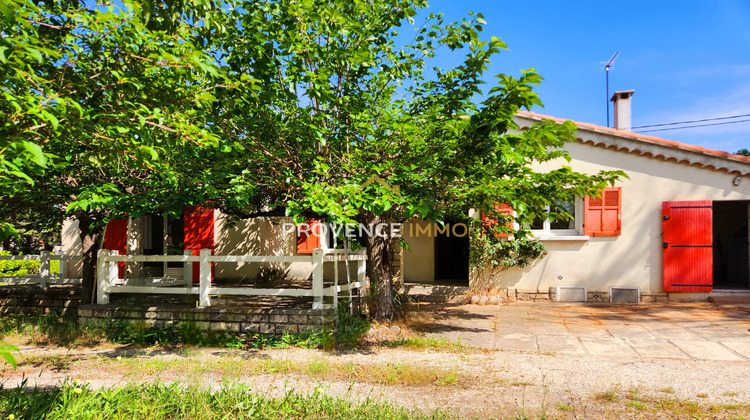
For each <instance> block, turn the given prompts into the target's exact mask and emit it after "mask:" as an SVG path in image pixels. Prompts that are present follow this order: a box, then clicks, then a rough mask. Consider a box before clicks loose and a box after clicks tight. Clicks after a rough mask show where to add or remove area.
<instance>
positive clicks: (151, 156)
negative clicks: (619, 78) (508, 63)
mask: <svg viewBox="0 0 750 420" xmlns="http://www.w3.org/2000/svg"><path fill="white" fill-rule="evenodd" d="M11 4H12V5H13V6H14V8H15V9H17V10H18V11H16V12H14V13H12V14H8V13H5V17H6V19H5V21H4V23H3V25H4V26H3V27H2V30H1V32H2V34H3V37H2V38H0V51H1V52H2V54H1V56H2V59H0V65H2V68H1V70H2V71H3V74H4V76H3V78H4V80H3V82H4V85H3V86H4V87H3V94H4V99H1V101H2V102H0V111H3V112H4V115H3V116H2V117H0V118H2V120H0V121H2V134H3V136H4V137H5V138H7V139H8V140H9V141H25V142H29V143H30V144H34V145H38V146H40V147H41V150H43V152H44V153H46V156H45V158H46V159H48V160H49V161H50V165H51V167H50V168H49V169H47V171H46V172H45V174H44V176H38V177H36V179H35V182H36V184H35V187H34V188H30V187H29V185H24V184H21V183H14V184H13V188H12V189H11V190H10V191H11V192H8V193H4V196H3V204H2V205H3V206H4V207H5V209H6V211H7V210H9V209H11V208H13V206H16V208H17V207H19V206H27V205H28V204H27V203H35V204H34V205H37V206H39V207H40V208H39V209H38V212H39V213H40V214H44V215H47V216H46V217H45V218H42V219H45V220H52V221H57V222H59V220H60V219H61V218H62V217H63V215H64V214H65V211H67V214H69V215H71V214H72V215H74V216H75V217H77V218H79V220H80V221H81V222H82V227H83V230H84V235H89V239H90V240H93V239H96V238H98V236H97V235H100V234H101V230H100V227H101V226H102V223H103V221H106V220H107V219H108V218H112V217H117V216H122V215H124V214H125V213H127V214H129V215H138V214H142V213H146V212H155V213H167V212H175V211H177V209H179V208H180V207H181V206H183V205H186V204H196V203H210V205H212V206H215V207H217V208H220V209H221V210H222V211H223V212H225V213H227V214H230V215H233V216H235V217H240V218H247V217H255V216H264V215H288V216H294V217H295V218H297V219H302V218H303V217H305V216H317V217H321V218H325V219H327V220H328V221H331V222H336V223H352V222H354V223H364V224H376V223H394V222H403V221H406V220H409V219H411V218H413V217H416V218H419V219H423V220H428V221H433V222H438V223H439V222H443V221H445V220H447V219H449V218H450V219H454V220H456V219H457V220H466V219H467V218H468V216H467V215H468V214H469V210H470V209H478V210H481V211H483V212H484V213H485V214H488V215H489V216H491V217H497V218H500V217H502V216H501V215H499V214H496V211H495V209H494V204H495V203H506V204H509V205H511V206H512V207H513V208H514V209H515V210H516V211H517V212H518V214H519V216H518V218H519V222H520V223H522V224H523V223H524V222H528V221H530V220H532V219H533V218H535V217H538V216H539V215H547V214H548V213H549V210H547V206H548V205H550V204H551V203H554V202H556V201H559V200H563V199H566V198H568V197H570V196H571V195H577V196H583V195H587V194H594V193H595V192H596V191H597V190H599V189H601V188H602V187H604V186H605V185H608V184H609V183H612V182H613V181H614V180H615V179H616V178H617V177H618V176H619V175H620V173H617V172H602V173H598V174H589V175H585V174H580V173H576V172H574V171H573V170H571V168H570V167H567V166H565V165H564V164H562V163H561V164H555V168H554V169H552V170H549V171H539V170H538V169H535V168H536V165H538V164H540V163H550V164H551V163H554V162H563V163H564V162H565V160H566V159H569V157H568V156H567V154H566V152H564V151H563V150H562V147H564V145H565V142H567V141H571V140H573V139H574V137H573V133H574V131H575V127H574V125H573V124H572V123H565V124H555V123H553V122H551V121H544V122H540V123H537V124H534V125H533V126H532V127H529V128H527V129H524V130H521V127H519V126H518V125H517V123H516V122H515V121H514V119H513V117H514V115H515V114H516V112H517V111H518V110H520V109H530V108H531V107H532V106H534V105H541V102H540V100H539V98H538V97H537V95H536V93H535V92H534V90H533V89H534V87H535V86H537V85H538V84H539V83H540V82H541V80H542V78H541V77H540V76H539V75H538V74H537V73H536V72H535V71H534V70H533V69H529V70H525V71H523V72H521V74H519V75H506V74H498V75H496V76H495V77H494V78H490V77H488V72H489V68H490V64H491V60H492V59H494V58H495V57H497V56H498V54H499V53H500V52H501V51H502V50H503V49H505V48H506V45H505V43H503V41H502V40H500V39H499V38H496V37H486V38H483V37H482V31H483V25H484V24H485V22H484V19H483V16H482V15H481V14H473V13H472V14H470V15H469V16H467V17H465V18H464V19H460V20H457V21H451V20H448V19H446V17H445V16H444V15H442V14H434V13H433V14H429V15H427V16H426V17H425V18H424V20H422V21H420V22H419V23H416V22H415V19H416V18H417V17H418V16H420V15H419V13H418V12H419V11H420V10H421V9H422V8H424V7H425V6H426V2H425V1H423V0H375V1H345V0H337V1H323V0H306V1H302V2H299V1H291V0H280V1H270V0H231V1H225V2H221V3H217V4H214V3H211V2H210V1H209V0H205V1H202V0H193V1H186V2H177V3H172V2H164V3H161V2H154V3H151V2H146V3H143V4H141V3H137V2H130V1H126V2H125V3H123V5H122V6H108V7H84V5H83V4H82V3H79V2H77V1H70V0H55V1H50V2H46V3H43V4H42V3H40V4H36V3H31V2H28V1H26V0H11ZM424 15H426V13H425V14H422V16H424ZM420 19H421V18H420ZM443 54H449V55H461V56H463V57H462V59H460V62H459V64H458V65H456V66H455V67H453V68H446V69H442V68H437V67H436V63H437V61H436V60H435V59H436V57H437V56H440V55H443ZM488 79H491V80H493V82H492V83H489V84H487V83H486V80H488ZM32 148H33V147H32ZM34 150H36V149H34ZM30 156H36V157H37V158H38V153H37V154H36V155H34V154H33V153H31V154H30ZM373 175H377V176H379V177H380V178H382V179H384V180H385V181H386V182H387V183H388V184H390V185H392V186H399V188H400V189H399V191H398V192H396V191H395V190H394V189H391V188H386V186H383V185H381V184H378V183H372V184H370V185H369V186H368V187H367V188H362V185H364V184H365V183H366V181H367V180H368V179H370V178H371V177H372V176H373ZM40 183H43V184H40ZM41 188H43V189H44V191H43V194H42V193H41V192H40V189H41ZM42 196H44V197H45V198H44V200H42V199H41V197H42ZM40 204H41V205H40ZM552 213H553V214H552V216H553V217H554V216H555V215H556V214H555V210H554V206H553V211H552ZM562 217H564V213H563V214H562ZM87 226H88V227H90V228H87ZM97 226H98V228H97ZM87 229H88V230H87ZM97 229H99V230H97ZM493 229H500V230H504V229H507V227H505V225H503V224H496V225H495V227H494V228H493ZM517 236H519V237H520V236H522V234H521V233H519V234H518V235H517ZM488 237H492V238H494V237H495V236H494V235H488ZM365 245H366V246H367V248H368V257H369V262H368V275H369V276H370V278H371V281H372V284H373V285H375V287H376V290H375V291H376V295H377V296H378V298H377V301H376V302H377V305H376V307H377V311H376V316H377V317H379V318H389V317H390V316H391V315H392V313H393V300H392V293H393V290H392V286H393V278H392V275H393V264H392V262H393V261H392V258H393V256H394V249H393V241H391V240H387V239H384V238H381V237H371V238H366V240H365ZM84 247H85V248H86V242H85V241H84ZM92 247H93V248H92ZM86 249H88V250H89V251H91V250H92V249H95V246H94V245H91V246H90V247H89V248H86ZM92 275H93V274H92Z"/></svg>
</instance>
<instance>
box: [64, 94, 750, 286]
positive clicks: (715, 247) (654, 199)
mask: <svg viewBox="0 0 750 420" xmlns="http://www.w3.org/2000/svg"><path fill="white" fill-rule="evenodd" d="M632 94H633V92H632V91H625V92H617V93H615V95H614V96H613V101H614V102H615V125H616V127H617V128H607V127H599V126H596V125H593V124H587V123H577V125H578V132H577V139H578V141H576V142H573V143H569V144H568V145H567V146H566V149H567V150H568V152H569V153H570V156H571V158H572V160H571V161H570V162H565V164H566V165H569V166H571V167H572V169H573V170H575V171H578V172H584V173H596V172H599V171H600V170H613V169H618V170H622V171H624V172H625V173H626V174H627V175H628V177H629V178H628V179H622V180H620V181H619V182H618V183H617V184H616V185H615V186H614V187H613V188H608V189H607V190H605V191H604V192H603V195H602V197H600V198H596V197H574V198H571V201H570V202H569V203H567V205H568V206H569V209H570V211H571V213H572V214H573V219H572V220H571V221H566V222H550V221H539V223H538V224H537V225H534V226H531V228H532V232H533V233H534V235H535V236H538V237H539V238H540V240H541V241H542V242H543V243H544V245H545V247H546V249H547V255H546V256H544V257H543V258H540V259H538V260H536V261H535V262H534V263H532V264H531V265H529V266H527V267H524V268H520V269H509V270H506V271H502V272H497V273H492V274H494V275H493V276H491V277H492V279H493V280H492V284H491V286H492V287H494V288H497V289H501V290H505V291H506V292H507V293H508V294H509V295H511V296H514V297H518V298H529V299H537V298H554V299H561V300H565V299H573V300H588V301H597V300H607V299H608V298H609V297H610V296H611V295H612V294H618V293H620V292H622V293H625V294H626V295H625V296H626V297H627V296H631V299H632V295H633V293H635V300H636V301H641V300H642V301H665V300H667V299H669V300H673V301H674V300H705V299H706V298H707V296H708V295H709V293H711V292H712V291H714V290H722V289H724V290H728V289H729V290H748V292H750V267H749V264H748V261H749V260H750V248H749V247H748V218H749V217H750V213H749V210H750V207H749V206H748V205H749V204H750V177H749V176H748V175H750V157H745V156H737V155H732V154H729V153H725V152H719V151H715V150H709V149H705V148H702V147H697V146H691V145H687V144H682V143H678V142H675V141H670V140H665V139H662V138H658V137H653V136H646V135H641V134H637V133H633V132H630V131H629V130H630V101H631V97H632ZM542 119H551V120H554V121H559V122H562V121H563V120H562V119H560V118H555V117H549V116H544V115H539V114H535V113H531V112H520V113H518V114H517V116H516V121H517V123H518V125H519V126H520V127H521V128H523V127H528V126H530V125H532V124H533V123H535V122H537V121H540V120H542ZM560 164H562V162H547V163H545V164H544V165H540V166H539V167H538V168H536V169H538V170H545V169H548V168H553V167H555V166H559V165H560ZM290 222H291V219H289V218H275V219H271V218H259V219H253V220H246V221H239V222H231V223H230V221H229V220H228V218H226V217H225V216H224V215H222V214H221V213H220V212H219V211H218V210H211V209H201V208H189V209H185V213H184V214H183V217H181V218H168V217H162V216H151V215H147V216H143V217H141V218H138V219H130V220H121V221H113V222H111V223H110V225H109V226H108V228H107V232H106V234H105V248H107V249H115V250H118V251H120V254H134V255H139V254H145V255H160V254H161V255H163V254H179V255H182V254H183V253H184V252H185V251H186V250H187V251H188V252H190V253H193V254H195V253H197V252H198V251H197V250H198V249H201V248H208V249H211V250H213V252H214V253H215V254H216V255H304V254H309V253H311V252H312V249H314V248H318V247H323V248H325V247H329V246H331V245H332V244H331V241H332V240H331V239H330V238H328V237H326V236H325V235H323V237H318V236H315V235H306V234H302V235H297V234H295V233H294V232H290V231H288V230H285V229H284V223H290ZM76 223H77V222H74V221H73V222H67V223H66V224H65V225H64V230H63V246H64V251H65V252H66V253H68V254H78V253H80V249H81V245H80V240H79V239H78V229H77V224H76ZM424 225H425V222H421V221H417V220H413V221H410V222H407V223H406V224H405V225H404V226H403V228H402V229H401V231H402V233H403V236H404V239H405V241H406V242H407V243H408V244H409V250H408V251H407V250H403V251H402V250H400V247H399V248H398V249H399V258H396V260H397V261H396V264H395V265H397V270H398V273H397V275H398V277H399V278H402V279H403V280H404V281H405V282H407V283H424V284H450V285H465V286H468V285H469V278H470V275H469V264H468V251H469V248H468V247H469V240H468V237H467V236H465V235H464V236H460V235H449V234H444V233H443V234H438V235H419V234H418V232H419V229H414V227H415V226H416V227H421V228H425V226H424ZM415 232H417V233H415ZM69 269H70V270H76V269H78V268H77V267H75V266H71V267H70V268H69ZM120 270H121V275H125V273H127V275H128V276H131V277H170V276H175V277H179V276H180V275H182V270H183V263H179V262H176V263H174V262H172V263H170V262H159V263H142V264H133V263H130V265H128V266H125V265H124V264H123V265H122V266H121V268H120ZM310 271H311V266H310V264H309V263H303V262H300V263H296V262H295V263H291V264H265V263H246V264H245V263H239V264H237V263H216V264H215V267H214V276H215V277H216V278H217V279H226V280H230V281H239V282H247V283H251V282H255V281H257V279H259V278H260V279H268V278H272V279H273V278H276V279H289V278H297V279H307V278H308V277H309V275H310ZM68 275H69V276H71V277H77V275H76V273H68ZM193 275H196V273H195V270H194V273H193ZM620 295H621V293H620V294H618V296H620Z"/></svg>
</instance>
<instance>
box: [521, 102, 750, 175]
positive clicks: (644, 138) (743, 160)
mask: <svg viewBox="0 0 750 420" xmlns="http://www.w3.org/2000/svg"><path fill="white" fill-rule="evenodd" d="M516 115H517V116H519V117H521V118H527V119H531V120H537V121H541V120H552V121H555V122H558V123H563V122H565V121H572V120H566V119H564V118H558V117H553V116H549V115H543V114H538V113H536V112H530V111H518V113H517V114H516ZM572 122H573V123H574V124H575V125H576V126H577V127H578V128H579V129H582V130H585V131H590V132H594V133H599V134H607V135H611V136H616V137H621V138H626V139H630V140H635V141H639V142H642V143H646V144H652V145H658V146H666V147H669V148H673V149H676V150H681V151H687V152H692V153H697V154H700V155H709V156H712V157H717V158H721V159H726V160H729V161H732V162H736V163H740V164H744V165H749V166H750V156H742V155H736V154H733V153H728V152H722V151H720V150H713V149H707V148H705V147H701V146H695V145H692V144H686V143H680V142H678V141H674V140H667V139H664V138H661V137H656V136H648V135H643V134H638V133H634V132H631V131H623V130H618V129H616V128H609V127H602V126H598V125H595V124H590V123H582V122H578V121H572Z"/></svg>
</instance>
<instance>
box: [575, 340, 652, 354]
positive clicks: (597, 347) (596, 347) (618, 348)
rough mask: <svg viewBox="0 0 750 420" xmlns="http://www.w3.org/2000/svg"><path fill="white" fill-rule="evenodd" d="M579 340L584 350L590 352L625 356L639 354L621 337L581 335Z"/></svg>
mask: <svg viewBox="0 0 750 420" xmlns="http://www.w3.org/2000/svg"><path fill="white" fill-rule="evenodd" d="M581 342H582V343H583V347H584V348H585V349H586V351H587V352H588V353H591V354H598V355H603V356H625V357H633V356H639V354H638V353H636V352H635V351H634V350H633V349H632V348H630V346H629V345H628V344H627V343H625V341H623V339H621V338H615V337H612V338H606V337H581Z"/></svg>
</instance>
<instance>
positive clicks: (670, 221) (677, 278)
mask: <svg viewBox="0 0 750 420" xmlns="http://www.w3.org/2000/svg"><path fill="white" fill-rule="evenodd" d="M712 214H713V213H712V202H711V201H666V202H664V203H662V221H661V225H662V248H663V257H664V267H663V269H664V291H665V292H710V291H711V290H712V289H713V226H712Z"/></svg>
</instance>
